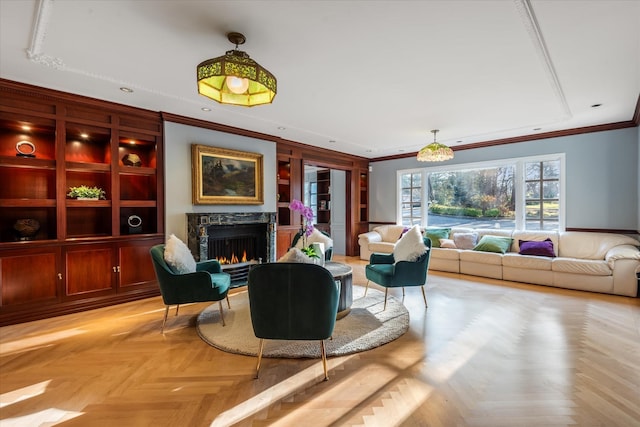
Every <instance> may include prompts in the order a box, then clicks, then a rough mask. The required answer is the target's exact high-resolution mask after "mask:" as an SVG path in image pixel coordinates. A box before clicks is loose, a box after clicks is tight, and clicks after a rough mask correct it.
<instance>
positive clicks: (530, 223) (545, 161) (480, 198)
mask: <svg viewBox="0 0 640 427" xmlns="http://www.w3.org/2000/svg"><path fill="white" fill-rule="evenodd" d="M562 165H564V155H562V154H556V155H552V156H544V157H536V158H524V159H509V160H504V161H500V162H485V163H474V164H461V165H449V166H440V167H431V168H424V169H417V170H405V171H398V186H399V194H400V198H399V212H400V214H399V220H400V221H399V223H400V224H402V225H414V224H420V225H422V226H442V227H473V228H505V229H526V230H560V229H562V227H563V224H564V221H563V220H562V219H563V215H562V212H563V210H562V195H563V192H562V188H563V187H562V182H563V180H562V169H563V167H562Z"/></svg>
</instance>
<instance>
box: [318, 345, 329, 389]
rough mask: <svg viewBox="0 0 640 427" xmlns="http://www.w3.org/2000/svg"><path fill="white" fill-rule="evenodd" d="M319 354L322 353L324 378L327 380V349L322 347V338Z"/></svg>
mask: <svg viewBox="0 0 640 427" xmlns="http://www.w3.org/2000/svg"><path fill="white" fill-rule="evenodd" d="M320 354H322V368H323V369H324V380H325V381H328V380H329V374H328V373H327V351H326V350H325V348H324V340H320Z"/></svg>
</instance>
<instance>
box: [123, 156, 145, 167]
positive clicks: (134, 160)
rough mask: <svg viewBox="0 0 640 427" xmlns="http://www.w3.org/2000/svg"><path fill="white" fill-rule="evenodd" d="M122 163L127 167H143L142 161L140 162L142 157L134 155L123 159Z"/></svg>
mask: <svg viewBox="0 0 640 427" xmlns="http://www.w3.org/2000/svg"><path fill="white" fill-rule="evenodd" d="M122 163H124V164H125V165H127V166H142V160H140V156H138V155H137V154H134V153H129V154H127V155H126V156H124V157H123V158H122Z"/></svg>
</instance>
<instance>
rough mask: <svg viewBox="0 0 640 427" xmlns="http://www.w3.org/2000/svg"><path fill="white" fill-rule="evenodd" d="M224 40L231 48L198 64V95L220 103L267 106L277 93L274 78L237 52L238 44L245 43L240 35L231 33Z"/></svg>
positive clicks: (245, 54) (244, 53) (247, 56)
mask: <svg viewBox="0 0 640 427" xmlns="http://www.w3.org/2000/svg"><path fill="white" fill-rule="evenodd" d="M227 38H228V39H229V41H230V42H231V43H233V44H235V45H236V48H235V49H233V50H229V51H227V52H226V53H225V54H224V55H223V56H219V57H217V58H213V59H207V60H206V61H203V62H201V63H200V64H198V67H197V72H198V93H199V94H200V95H204V96H206V97H207V98H211V99H213V100H214V101H217V102H219V103H221V104H232V105H242V106H245V107H253V106H254V105H262V104H270V103H271V102H272V101H273V98H274V97H275V96H276V91H277V81H276V78H275V76H274V75H273V74H271V73H270V72H269V71H267V70H266V69H265V68H264V67H262V66H261V65H260V64H258V63H257V62H256V61H254V60H253V59H251V58H249V55H248V54H247V53H246V52H243V51H241V50H238V45H241V44H244V42H245V41H246V39H245V37H244V36H243V35H242V34H240V33H233V32H232V33H229V34H227Z"/></svg>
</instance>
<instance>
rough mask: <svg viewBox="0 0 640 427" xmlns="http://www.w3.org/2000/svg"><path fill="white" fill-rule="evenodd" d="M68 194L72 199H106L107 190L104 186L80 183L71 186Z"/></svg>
mask: <svg viewBox="0 0 640 427" xmlns="http://www.w3.org/2000/svg"><path fill="white" fill-rule="evenodd" d="M67 196H69V197H71V198H72V199H104V198H105V192H104V190H103V189H102V188H98V187H89V186H87V185H80V186H78V187H70V188H69V192H68V193H67Z"/></svg>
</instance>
